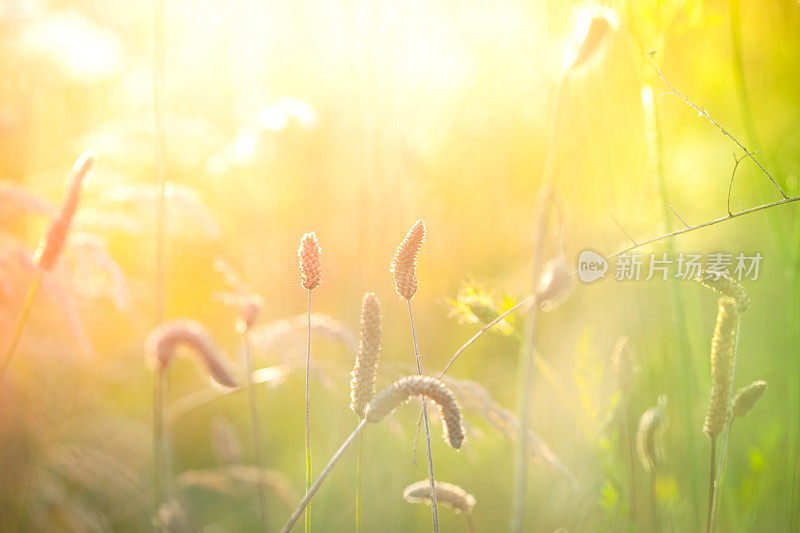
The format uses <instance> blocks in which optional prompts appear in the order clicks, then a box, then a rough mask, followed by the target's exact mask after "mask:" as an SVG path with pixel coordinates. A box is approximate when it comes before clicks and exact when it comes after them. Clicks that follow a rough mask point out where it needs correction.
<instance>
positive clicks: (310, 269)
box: [297, 231, 322, 291]
mask: <svg viewBox="0 0 800 533" xmlns="http://www.w3.org/2000/svg"><path fill="white" fill-rule="evenodd" d="M321 253H322V250H321V249H320V247H319V241H318V240H317V234H316V233H314V232H313V231H312V232H311V233H306V234H305V235H303V238H302V239H300V248H299V249H298V250H297V257H298V258H299V259H300V277H301V284H302V285H303V288H304V289H306V290H308V291H311V290H314V289H315V288H317V287H318V286H319V282H320V278H321V273H320V263H319V256H320V254H321Z"/></svg>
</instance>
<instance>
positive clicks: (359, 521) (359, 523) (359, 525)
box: [356, 433, 364, 533]
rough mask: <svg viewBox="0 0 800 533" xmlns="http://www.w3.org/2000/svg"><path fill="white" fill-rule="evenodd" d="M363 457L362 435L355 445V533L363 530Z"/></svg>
mask: <svg viewBox="0 0 800 533" xmlns="http://www.w3.org/2000/svg"><path fill="white" fill-rule="evenodd" d="M363 456H364V434H363V433H362V434H361V435H359V436H358V443H357V444H356V533H361V531H362V530H363V526H364V524H363V517H362V513H363V503H362V500H361V499H362V498H363V493H362V491H361V481H362V470H361V461H362V460H363Z"/></svg>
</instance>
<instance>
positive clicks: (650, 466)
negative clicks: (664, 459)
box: [636, 396, 667, 472]
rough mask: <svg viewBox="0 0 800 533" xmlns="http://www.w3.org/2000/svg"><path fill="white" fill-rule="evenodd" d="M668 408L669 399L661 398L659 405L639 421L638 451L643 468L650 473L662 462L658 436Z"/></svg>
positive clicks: (637, 433)
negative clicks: (657, 440)
mask: <svg viewBox="0 0 800 533" xmlns="http://www.w3.org/2000/svg"><path fill="white" fill-rule="evenodd" d="M666 407H667V397H666V396H659V398H658V404H657V405H656V406H655V407H651V408H650V409H648V410H647V411H645V412H644V414H643V415H642V418H640V419H639V428H638V430H637V432H636V451H637V453H638V454H639V460H640V461H641V462H642V466H644V469H645V470H647V471H648V472H653V470H655V468H656V467H657V466H658V465H659V462H660V458H659V453H658V448H657V442H656V434H657V433H658V430H659V429H660V428H661V426H662V425H663V424H664V420H665V419H666V416H667V412H666Z"/></svg>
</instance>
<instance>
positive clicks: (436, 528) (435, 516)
mask: <svg viewBox="0 0 800 533" xmlns="http://www.w3.org/2000/svg"><path fill="white" fill-rule="evenodd" d="M406 303H407V304H408V318H409V320H410V321H411V337H412V339H413V341H414V355H415V356H416V358H417V373H418V374H419V375H420V376H421V375H422V358H421V357H420V355H419V342H418V341H417V329H416V327H414V313H413V312H412V311H411V300H410V299H408V298H406ZM422 420H423V421H424V422H425V446H426V448H427V452H428V481H429V483H430V488H431V521H432V522H433V531H434V532H435V533H439V509H438V508H437V506H436V481H435V480H434V476H433V454H432V453H431V428H430V422H429V420H428V402H427V400H426V399H425V398H423V399H422Z"/></svg>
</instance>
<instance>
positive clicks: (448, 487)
mask: <svg viewBox="0 0 800 533" xmlns="http://www.w3.org/2000/svg"><path fill="white" fill-rule="evenodd" d="M434 487H435V490H436V501H437V503H446V504H448V505H449V506H450V507H452V508H453V510H454V511H455V512H456V514H458V513H466V514H469V513H471V512H472V508H473V507H475V496H473V495H472V494H470V493H468V492H467V491H465V490H464V489H462V488H461V487H459V486H458V485H453V484H452V483H445V482H443V481H436V482H435V483H434ZM403 498H404V499H405V500H406V501H407V502H409V503H427V504H428V505H430V503H431V485H430V481H428V480H427V479H424V480H422V481H417V482H416V483H412V484H411V485H409V486H407V487H406V488H405V489H404V490H403Z"/></svg>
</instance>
